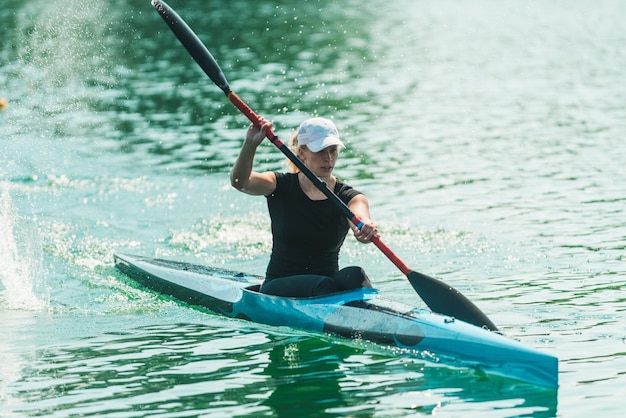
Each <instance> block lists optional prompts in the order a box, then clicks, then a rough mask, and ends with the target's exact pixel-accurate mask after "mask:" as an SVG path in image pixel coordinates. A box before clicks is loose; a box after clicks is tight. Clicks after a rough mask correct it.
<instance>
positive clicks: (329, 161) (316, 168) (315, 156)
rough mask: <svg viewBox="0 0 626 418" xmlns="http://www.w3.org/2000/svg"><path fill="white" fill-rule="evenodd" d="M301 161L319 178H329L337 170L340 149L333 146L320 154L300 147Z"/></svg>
mask: <svg viewBox="0 0 626 418" xmlns="http://www.w3.org/2000/svg"><path fill="white" fill-rule="evenodd" d="M299 154H300V159H301V160H302V162H303V163H304V164H305V165H306V166H307V167H309V168H310V169H311V171H312V172H313V173H315V175H316V176H318V177H328V176H330V175H331V174H332V172H333V168H335V162H336V161H337V157H338V156H339V147H338V146H337V145H331V146H330V147H327V148H324V149H323V150H321V151H320V152H313V151H311V150H310V149H308V148H307V147H306V146H304V147H300V151H299Z"/></svg>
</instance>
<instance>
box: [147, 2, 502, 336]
mask: <svg viewBox="0 0 626 418" xmlns="http://www.w3.org/2000/svg"><path fill="white" fill-rule="evenodd" d="M152 5H153V6H154V7H155V8H156V9H157V11H158V12H159V14H160V15H161V17H162V18H163V20H164V21H165V22H166V23H167V25H168V26H169V27H170V29H171V30H172V32H174V34H175V35H176V37H177V38H178V40H179V41H180V42H181V44H183V46H184V47H185V48H186V49H187V51H188V52H189V54H190V55H191V56H192V57H193V59H194V60H195V61H196V62H197V63H198V65H199V66H200V67H201V68H202V70H203V71H204V72H205V73H206V74H207V75H208V76H209V78H210V79H211V80H212V81H213V82H214V83H215V84H216V85H217V86H218V87H219V88H220V89H221V90H222V91H223V92H224V94H226V96H227V97H228V99H229V100H230V102H231V103H232V104H233V105H234V106H235V107H236V108H237V109H239V111H241V113H243V114H244V115H245V116H246V117H247V118H248V119H249V120H250V121H251V122H252V123H253V124H254V125H255V126H256V127H258V128H260V127H261V118H260V117H259V116H258V115H257V114H256V113H254V112H253V111H252V109H250V107H249V106H248V105H247V104H246V103H245V102H244V101H243V100H241V98H239V96H237V95H236V94H235V93H234V92H233V91H231V89H230V86H229V85H228V82H227V81H226V77H225V76H224V73H223V72H222V69H221V68H220V66H219V65H218V63H217V61H216V60H215V58H213V55H211V53H210V52H209V50H208V49H207V48H206V46H204V44H203V43H202V41H200V39H199V38H198V36H197V35H196V34H195V33H194V32H193V31H192V30H191V28H190V27H189V26H188V25H187V23H185V21H184V20H183V19H182V18H181V17H180V16H179V15H178V14H177V13H176V12H175V11H174V10H173V9H172V8H171V7H170V6H168V5H167V4H166V3H165V2H163V1H162V0H152ZM266 136H267V138H268V139H269V140H270V141H271V142H272V144H274V145H275V146H276V147H277V148H278V149H279V150H280V151H281V152H282V153H283V154H284V155H285V156H286V157H287V158H288V159H289V160H290V161H291V162H293V163H294V164H295V165H296V167H298V168H299V169H300V171H302V172H303V173H304V174H305V175H306V176H307V178H308V179H309V180H311V182H313V184H314V185H315V186H316V187H317V188H318V189H319V190H320V191H321V192H322V193H324V195H326V196H327V197H328V198H329V199H330V200H331V201H332V202H334V203H335V205H336V206H337V207H338V208H339V209H340V210H341V211H342V212H343V214H344V215H345V216H346V217H347V218H348V219H350V221H351V222H352V223H354V225H356V226H357V227H358V228H359V229H360V228H361V227H362V226H363V222H362V221H361V219H359V217H358V216H356V215H355V214H354V213H353V212H352V211H351V210H350V208H349V207H348V206H347V205H346V204H345V203H344V202H343V201H342V200H341V199H339V197H337V195H336V194H335V193H333V192H332V190H330V189H329V188H328V185H327V184H326V183H325V182H323V181H322V180H320V179H319V178H318V177H317V176H316V175H315V174H314V173H313V172H312V171H311V170H310V169H309V168H308V167H307V166H306V165H304V163H303V162H302V161H300V159H299V158H298V157H296V155H295V154H294V153H293V152H292V151H291V150H290V149H289V147H288V146H287V145H285V143H284V142H283V141H282V140H281V139H280V138H279V137H278V136H277V135H276V134H275V133H274V132H273V131H272V130H271V129H267V130H266ZM372 242H373V243H374V245H376V247H378V248H379V249H380V250H381V251H382V253H383V254H385V256H387V258H388V259H389V260H390V261H391V262H392V263H393V264H394V265H395V266H396V267H398V269H399V270H400V271H401V272H402V273H403V274H405V275H406V276H407V278H408V279H409V282H410V283H411V285H412V286H413V288H414V289H415V291H416V292H418V293H419V295H420V296H421V297H422V299H423V300H424V302H426V304H427V305H428V306H429V307H430V308H431V309H432V310H433V311H434V312H438V313H442V314H444V315H450V316H454V317H456V318H459V319H461V320H463V321H465V322H469V323H471V324H474V325H477V326H480V327H486V328H488V329H490V330H493V331H497V327H496V326H495V325H494V324H493V322H491V320H490V319H489V318H487V316H486V315H485V314H484V313H482V312H481V311H480V309H478V307H476V306H475V305H474V304H473V303H472V302H471V301H469V299H467V298H466V297H465V296H463V295H462V294H461V293H460V292H459V291H458V290H456V289H454V288H452V287H451V286H449V285H447V284H445V283H443V282H442V281H440V280H437V279H435V278H432V277H430V276H427V275H424V274H421V273H418V272H415V271H413V270H411V269H410V268H409V267H408V266H407V265H406V264H405V263H404V262H403V261H402V260H401V259H400V258H399V257H398V256H397V255H396V254H395V253H394V252H393V251H392V250H391V249H390V248H389V247H388V246H387V245H386V244H385V243H384V242H383V241H382V240H381V239H380V238H379V237H376V238H373V239H372Z"/></svg>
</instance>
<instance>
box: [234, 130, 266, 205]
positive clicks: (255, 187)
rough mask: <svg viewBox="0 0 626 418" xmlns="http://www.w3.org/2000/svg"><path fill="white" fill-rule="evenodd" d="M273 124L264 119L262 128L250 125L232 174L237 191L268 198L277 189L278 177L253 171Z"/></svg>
mask: <svg viewBox="0 0 626 418" xmlns="http://www.w3.org/2000/svg"><path fill="white" fill-rule="evenodd" d="M271 127H272V124H271V122H268V121H266V120H265V119H262V125H261V128H260V129H258V128H256V127H255V126H254V125H250V127H249V128H248V132H247V133H246V140H245V141H244V143H243V146H242V147H241V151H240V152H239V156H238V157H237V160H235V165H234V166H233V169H232V170H231V172H230V184H231V185H232V186H233V187H234V188H235V189H237V190H240V191H242V192H244V193H247V194H251V195H263V196H267V195H269V194H271V193H272V192H273V191H274V190H275V189H276V175H275V174H274V173H273V172H266V173H257V172H256V171H252V164H253V162H254V155H255V154H256V149H257V147H258V146H259V145H260V144H261V142H263V139H265V132H266V130H267V129H268V128H270V129H271Z"/></svg>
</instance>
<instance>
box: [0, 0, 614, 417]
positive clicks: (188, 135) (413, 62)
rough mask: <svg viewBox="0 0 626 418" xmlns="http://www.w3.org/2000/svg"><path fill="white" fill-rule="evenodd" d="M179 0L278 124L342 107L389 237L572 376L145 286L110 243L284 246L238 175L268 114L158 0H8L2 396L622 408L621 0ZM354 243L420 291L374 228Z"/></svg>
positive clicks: (360, 184)
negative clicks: (255, 127)
mask: <svg viewBox="0 0 626 418" xmlns="http://www.w3.org/2000/svg"><path fill="white" fill-rule="evenodd" d="M170 4H171V5H172V6H173V7H175V9H176V10H177V11H178V13H179V14H181V15H182V16H183V17H184V18H185V19H186V20H187V22H188V23H189V24H190V25H191V26H192V27H193V28H194V29H195V31H196V32H197V33H198V35H199V36H200V37H201V38H202V39H203V40H204V42H205V43H206V44H207V46H208V47H209V48H210V50H211V51H212V52H213V54H214V55H215V56H216V58H217V59H218V60H219V62H220V64H221V66H222V68H223V69H224V71H225V73H226V76H227V78H228V79H229V81H230V84H231V87H232V88H233V90H234V91H236V92H237V93H238V94H239V95H240V96H241V97H242V98H243V99H244V100H245V101H246V102H248V103H249V104H250V106H251V107H252V108H253V109H255V110H256V111H257V112H259V113H261V114H263V115H265V116H266V117H268V118H271V119H272V120H274V122H275V128H276V131H277V132H278V133H279V134H280V135H281V136H282V137H283V138H288V137H289V136H290V135H291V132H292V130H293V129H294V128H295V127H296V126H297V125H298V124H299V123H300V121H301V120H302V119H303V118H305V117H306V116H308V115H314V114H319V115H323V116H327V117H332V118H334V119H335V120H336V121H337V124H338V126H339V129H340V131H341V132H342V133H343V137H344V139H345V141H346V142H347V144H348V149H347V150H346V151H345V152H343V153H342V155H341V160H340V162H339V165H338V167H337V171H336V174H337V175H338V176H339V177H341V178H343V179H345V180H347V181H348V182H349V183H351V184H353V185H354V186H355V187H357V188H358V189H360V190H363V191H365V192H366V193H367V194H368V196H369V197H370V201H371V205H372V213H373V216H374V217H375V219H376V221H377V222H378V224H379V225H380V227H381V229H382V232H383V234H384V235H383V237H384V240H385V242H386V243H387V244H388V245H389V246H390V247H391V248H392V249H393V250H394V251H395V252H396V253H398V255H399V256H400V257H401V258H402V259H403V260H404V261H405V262H406V263H407V264H408V265H409V266H411V267H413V268H414V269H416V270H418V271H422V272H424V273H427V274H431V275H435V276H438V277H440V278H441V279H443V280H444V281H446V282H449V283H450V284H452V285H453V286H454V287H456V288H458V289H459V290H461V291H462V292H463V293H464V294H465V295H466V296H468V297H469V298H470V299H471V300H473V301H474V302H475V303H476V304H477V305H479V306H480V307H481V308H482V309H483V310H484V311H485V312H486V313H487V314H488V315H489V316H490V317H491V319H492V320H493V321H494V322H495V323H496V324H497V325H498V326H499V327H500V328H501V329H502V330H504V331H505V332H506V333H507V334H508V335H509V336H510V337H511V338H514V339H518V340H520V341H522V342H523V343H525V344H527V345H530V346H534V347H537V348H540V349H542V350H544V351H546V352H549V353H551V354H553V355H556V356H558V357H559V359H560V375H559V380H560V387H559V390H558V391H551V390H546V389H542V388H537V387H534V386H531V385H524V384H519V383H517V382H512V381H509V380H506V379H500V378H495V377H488V376H484V375H481V374H479V373H477V372H474V371H471V370H466V369H457V368H453V367H447V366H444V365H440V364H437V363H435V362H432V361H429V360H428V359H421V358H406V357H403V356H398V355H397V353H395V352H393V351H392V350H388V349H385V348H380V347H376V346H372V345H370V344H367V343H363V342H361V343H355V342H346V341H343V340H340V339H336V338H332V337H329V336H320V335H310V334H305V333H301V332H299V331H297V330H290V329H280V328H278V329H277V328H271V327H264V326H257V325H253V324H249V323H245V322H241V321H236V320H229V319H224V318H221V317H218V316H215V315H212V314H208V313H206V312H203V311H197V310H193V309H190V308H188V307H186V306H183V305H180V304H177V303H175V302H172V301H170V300H166V299H162V298H160V297H158V296H156V295H154V294H151V293H148V292H145V291H142V290H140V289H137V288H135V287H134V286H132V284H131V283H130V282H129V281H128V280H126V279H125V278H124V277H123V276H121V275H120V274H118V273H117V272H116V271H115V270H114V269H113V267H112V255H113V253H114V252H130V253H136V254H142V255H151V256H159V257H168V258H173V259H184V260H187V261H192V262H200V263H204V264H210V265H219V266H224V267H228V268H234V269H240V270H245V271H248V272H250V273H261V272H263V270H264V267H265V264H266V262H267V255H268V251H269V248H270V235H269V232H268V225H267V215H266V212H265V207H264V202H263V199H255V198H252V197H248V196H245V195H242V194H240V193H237V192H235V191H234V190H232V189H231V188H230V187H229V184H228V170H229V168H230V165H231V164H232V162H233V160H234V157H235V156H236V154H237V152H238V149H239V146H240V143H241V138H242V136H243V134H244V130H245V127H246V125H247V124H246V122H245V120H244V118H243V117H242V116H241V115H239V114H238V113H237V111H235V110H234V108H232V106H230V104H229V103H228V102H227V101H226V100H225V98H224V97H223V95H222V93H221V91H220V90H219V89H218V88H217V87H216V86H214V85H213V84H212V83H211V82H210V81H209V80H208V79H207V78H206V76H205V75H204V74H203V73H202V72H201V70H200V69H199V68H198V67H197V66H196V65H195V63H194V62H193V61H191V59H190V58H189V57H188V55H187V54H186V52H185V51H184V49H183V48H182V47H181V46H180V45H179V44H178V41H177V40H176V39H175V38H174V37H173V35H172V34H171V33H170V32H169V29H167V27H166V26H165V24H164V23H163V22H162V21H161V19H160V17H159V16H158V14H157V13H156V12H155V11H154V10H153V9H152V7H151V6H150V2H149V1H147V0H141V1H139V0H127V1H118V0H107V1H96V0H64V1H59V0H48V1H41V0H26V1H22V2H13V1H8V0H0V19H1V21H2V27H3V34H2V38H1V40H0V64H1V67H0V96H2V97H5V98H7V99H8V101H9V107H8V108H7V109H6V110H5V111H4V112H1V113H0V141H2V148H1V149H2V151H1V152H0V197H1V199H0V208H1V210H2V213H1V214H0V228H1V230H0V255H1V260H0V267H1V271H0V279H1V285H0V319H1V322H2V326H1V330H2V334H1V338H0V354H1V356H2V357H1V361H0V415H2V416H58V417H61V416H111V417H113V416H124V417H133V416H137V417H138V416H164V417H165V416H168V417H174V416H175V417H184V416H202V415H209V414H210V415H211V416H229V417H230V416H271V415H274V416H293V414H295V413H297V414H298V415H299V416H320V415H323V414H328V415H330V416H385V417H387V416H421V415H433V414H437V415H442V416H481V417H482V416H498V417H505V416H506V417H508V416H564V417H565V416H567V417H572V416H591V415H601V416H619V415H621V413H622V411H623V407H624V406H625V403H624V401H623V399H622V398H623V396H622V394H621V392H623V389H622V388H623V387H624V385H625V384H626V378H625V376H626V357H625V355H624V353H625V352H626V347H625V343H626V326H624V323H626V314H625V312H626V303H625V299H624V295H623V293H624V273H625V271H626V267H625V266H626V263H625V262H624V250H625V248H626V221H625V220H624V219H626V218H625V217H624V204H625V203H626V187H625V186H624V178H626V169H625V168H624V164H623V162H624V161H626V147H625V146H624V145H623V139H624V138H625V137H626V135H625V134H626V106H625V104H626V103H625V101H624V98H625V97H626V82H625V80H624V75H623V74H624V71H623V68H626V50H625V49H624V48H623V45H624V42H625V41H626V29H625V27H624V25H623V24H622V23H623V21H624V20H625V18H626V8H624V6H623V5H622V3H621V2H619V1H609V0H601V1H595V2H591V1H584V0H576V1H553V2H539V1H530V2H528V1H526V2H522V1H504V2H502V1H500V2H497V1H489V0H479V1H475V2H465V3H461V2H453V1H418V2H412V1H408V0H407V1H398V2H394V3H393V4H392V5H390V4H388V2H382V1H377V0H374V1H371V2H368V4H367V5H364V4H362V2H356V1H352V0H344V1H335V2H325V1H307V2H297V3H296V2H288V1H278V2H276V1H274V2H264V1H258V2H255V3H254V5H253V6H251V3H249V2H245V1H230V2H218V1H200V0H195V1H192V0H189V1H186V2H182V1H174V0H172V1H171V2H170ZM283 160H284V159H283V157H282V156H281V154H280V153H279V152H278V151H276V150H275V149H274V148H273V147H272V146H271V145H269V144H267V145H265V146H263V147H261V149H260V152H259V155H258V158H257V165H258V167H259V169H281V168H282V167H283ZM348 241H350V240H348ZM342 264H360V265H362V266H363V267H365V268H366V269H367V270H368V272H369V273H370V275H371V276H372V277H373V278H374V280H375V282H376V285H377V287H378V288H379V289H380V291H381V292H382V293H384V294H385V295H386V296H388V297H390V298H393V299H396V300H400V301H403V302H406V303H411V304H417V305H419V304H420V301H419V300H418V297H417V295H416V294H415V293H414V292H413V291H412V289H411V288H410V286H409V284H408V283H407V281H406V278H405V277H404V276H403V275H402V274H401V273H400V272H399V271H397V270H396V269H395V268H394V267H393V266H392V265H391V264H390V263H389V262H388V260H386V258H385V257H384V256H382V255H381V254H380V253H379V251H378V250H377V249H376V248H375V247H373V246H363V245H359V244H357V243H354V242H352V241H350V242H348V243H347V244H346V247H345V251H344V252H343V254H342ZM618 414H619V415H618Z"/></svg>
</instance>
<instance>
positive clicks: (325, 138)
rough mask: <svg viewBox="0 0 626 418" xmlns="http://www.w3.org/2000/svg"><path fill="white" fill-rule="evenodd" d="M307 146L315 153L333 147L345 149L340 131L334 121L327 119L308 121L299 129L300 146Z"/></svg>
mask: <svg viewBox="0 0 626 418" xmlns="http://www.w3.org/2000/svg"><path fill="white" fill-rule="evenodd" d="M300 145H306V146H307V147H308V148H309V149H310V150H311V151H313V152H320V151H321V150H323V149H324V148H328V147H330V146H331V145H338V146H340V147H341V148H345V145H343V142H341V139H339V131H337V127H336V126H335V124H334V123H333V121H332V120H330V119H326V118H311V119H307V120H305V121H304V122H302V124H301V125H300V127H299V128H298V146H300Z"/></svg>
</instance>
